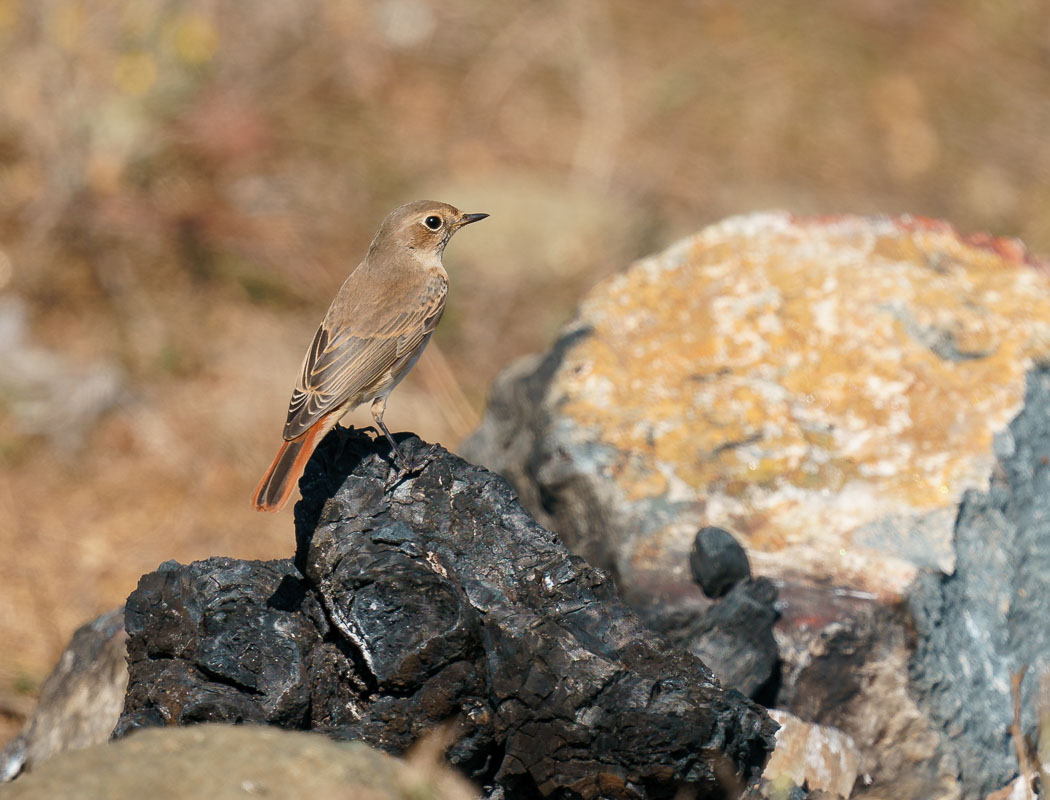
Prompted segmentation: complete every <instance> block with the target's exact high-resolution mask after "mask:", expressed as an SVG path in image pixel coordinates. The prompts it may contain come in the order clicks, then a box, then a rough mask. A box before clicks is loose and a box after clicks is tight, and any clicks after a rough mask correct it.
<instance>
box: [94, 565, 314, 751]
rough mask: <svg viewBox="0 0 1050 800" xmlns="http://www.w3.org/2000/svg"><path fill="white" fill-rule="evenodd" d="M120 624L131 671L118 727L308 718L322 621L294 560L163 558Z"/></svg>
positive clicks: (292, 723)
mask: <svg viewBox="0 0 1050 800" xmlns="http://www.w3.org/2000/svg"><path fill="white" fill-rule="evenodd" d="M125 626H126V628H127V632H128V637H129V638H128V666H129V670H130V674H131V679H130V681H129V684H128V691H127V695H126V696H125V701H124V713H123V714H122V715H121V718H120V721H119V723H118V724H117V727H116V730H115V732H114V735H115V736H121V735H123V734H124V733H127V731H128V730H130V729H131V728H136V727H141V726H146V727H148V726H151V725H158V724H162V725H172V724H178V725H186V724H191V723H196V722H260V723H262V722H265V723H270V724H274V725H280V726H282V727H286V728H302V727H307V723H308V719H309V717H308V715H309V712H310V708H311V703H310V683H309V680H308V675H309V672H310V666H311V664H312V656H313V655H314V651H315V650H316V649H317V648H318V645H320V644H321V642H322V640H323V636H324V634H325V633H326V632H327V624H326V623H325V618H324V615H323V613H322V612H321V608H320V605H319V604H318V602H317V600H316V599H315V598H314V596H313V595H312V594H311V593H309V592H308V591H307V590H306V588H305V586H304V585H303V582H302V576H300V575H299V574H298V573H297V572H296V570H295V567H294V566H293V565H292V562H291V561H272V562H259V561H238V560H235V559H231V558H210V559H208V560H207V561H198V562H195V563H193V564H190V565H189V566H182V565H181V564H177V563H176V562H174V561H168V562H166V563H164V564H162V565H161V566H160V568H159V569H158V570H157V571H156V572H151V573H149V574H148V575H144V576H143V577H142V579H141V580H140V581H139V585H138V588H137V589H136V590H135V591H134V592H132V594H131V596H130V597H129V598H128V602H127V606H126V611H125Z"/></svg>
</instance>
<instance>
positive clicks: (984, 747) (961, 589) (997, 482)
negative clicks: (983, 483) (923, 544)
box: [909, 367, 1050, 798]
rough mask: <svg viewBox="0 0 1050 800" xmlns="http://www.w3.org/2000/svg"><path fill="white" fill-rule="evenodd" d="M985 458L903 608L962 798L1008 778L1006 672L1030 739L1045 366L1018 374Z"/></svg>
mask: <svg viewBox="0 0 1050 800" xmlns="http://www.w3.org/2000/svg"><path fill="white" fill-rule="evenodd" d="M996 451H997V453H998V454H999V464H998V467H997V469H996V470H995V472H994V473H993V476H992V482H991V487H990V488H989V490H988V491H987V492H978V491H971V492H968V493H967V495H966V497H965V498H964V500H963V503H962V506H961V507H960V509H959V516H958V519H957V521H956V523H955V548H956V566H955V572H954V574H952V575H949V576H940V575H929V576H927V577H926V578H924V579H923V580H922V581H921V582H920V583H919V585H918V586H917V587H916V589H915V591H914V592H913V594H912V596H911V599H910V601H909V607H910V609H911V612H912V615H913V617H914V620H915V632H916V636H917V640H918V646H917V650H916V653H915V658H914V660H913V662H912V666H911V677H912V681H913V684H914V690H915V692H916V694H917V696H918V697H919V698H920V703H921V705H922V707H923V708H924V709H925V710H926V711H927V713H929V714H930V716H931V717H932V718H933V719H934V720H936V722H937V723H938V724H939V725H940V726H941V727H942V729H943V731H944V734H945V736H946V737H947V742H946V745H945V746H946V749H947V750H948V751H949V752H952V753H954V754H955V756H956V757H957V759H958V762H959V770H960V775H961V778H962V783H963V786H964V789H965V795H966V796H967V797H974V798H977V797H983V796H984V795H985V794H987V793H988V792H991V791H993V790H995V789H998V788H999V787H1001V786H1003V785H1004V784H1006V783H1008V782H1009V781H1010V779H1011V778H1012V777H1013V776H1014V775H1015V774H1016V773H1017V761H1016V758H1015V756H1014V752H1013V745H1012V743H1011V741H1010V738H1009V734H1008V728H1009V725H1010V722H1011V720H1012V717H1013V700H1012V698H1011V694H1010V677H1011V675H1012V674H1013V673H1015V672H1016V671H1018V670H1019V669H1021V668H1022V667H1023V666H1030V667H1032V668H1033V669H1032V670H1030V671H1029V673H1028V677H1027V679H1026V680H1025V681H1024V683H1023V685H1022V708H1023V709H1024V728H1025V731H1026V733H1027V734H1028V735H1030V736H1033V737H1034V734H1035V728H1036V722H1037V720H1036V718H1035V717H1036V712H1037V709H1038V705H1039V704H1038V703H1037V694H1038V681H1039V672H1040V669H1039V668H1044V669H1045V667H1046V665H1047V664H1050V625H1048V624H1047V621H1048V620H1050V367H1043V368H1039V369H1036V370H1035V371H1033V372H1032V373H1031V374H1030V375H1029V378H1028V389H1027V393H1026V396H1025V407H1024V410H1023V411H1022V412H1021V414H1020V415H1018V416H1017V418H1016V419H1014V421H1013V422H1011V423H1010V427H1009V430H1008V431H1007V432H1006V433H1004V434H1003V435H1002V436H1000V437H999V442H998V444H997V447H996Z"/></svg>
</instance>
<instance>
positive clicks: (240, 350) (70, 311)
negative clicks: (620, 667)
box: [0, 0, 1050, 740]
mask: <svg viewBox="0 0 1050 800" xmlns="http://www.w3.org/2000/svg"><path fill="white" fill-rule="evenodd" d="M1048 87H1050V8H1048V5H1047V4H1046V3H1045V2H1042V1H1041V0H1011V1H1010V2H990V1H989V2H975V1H974V0H941V1H940V2H932V1H929V0H918V1H915V0H846V1H845V2H842V0H818V1H817V2H811V3H787V2H770V0H743V1H742V2H740V1H739V0H710V1H709V2H703V3H696V2H689V1H688V0H654V2H649V3H645V4H640V3H635V2H630V1H629V0H608V1H607V2H602V1H601V0H574V2H572V3H558V2H554V0H531V1H529V2H521V3H483V2H480V0H443V2H441V3H437V2H431V1H430V0H375V1H374V2H372V1H371V0H370V1H368V2H365V1H364V0H267V2H265V3H250V4H249V3H236V2H222V1H221V0H110V1H109V2H105V3H99V2H90V1H89V0H0V548H2V550H0V552H2V554H3V557H2V559H0V719H4V720H6V728H3V729H0V740H2V739H3V738H4V737H5V736H6V735H9V734H10V732H11V731H13V729H14V727H13V726H15V725H16V724H17V723H18V722H19V721H20V719H21V716H22V715H23V714H24V713H25V712H26V711H27V710H28V709H29V708H30V707H31V704H32V699H33V696H34V693H35V691H36V689H37V687H38V686H39V683H40V681H41V680H42V678H43V676H44V675H46V673H47V671H48V670H49V669H50V666H51V664H52V663H53V661H54V659H55V658H56V656H57V654H58V652H59V651H60V649H61V648H62V646H63V645H64V644H65V642H66V641H67V639H68V637H69V635H70V633H71V632H72V630H73V629H74V628H75V627H76V626H77V625H78V624H80V623H81V622H83V621H85V620H87V619H88V618H90V617H92V616H94V615H96V614H97V613H99V612H102V611H104V610H107V609H109V608H111V607H113V606H115V605H117V604H119V603H120V602H121V600H122V599H123V598H124V597H125V596H126V595H127V593H128V592H129V591H130V590H131V589H132V588H133V587H134V585H135V582H136V580H137V578H138V576H139V575H140V574H142V573H143V572H145V571H148V570H150V569H153V568H154V567H156V565H157V564H158V563H159V562H161V561H164V560H166V559H169V558H174V559H178V560H180V561H189V560H192V559H197V558H204V557H207V556H210V555H232V556H239V557H245V558H274V557H283V556H286V555H288V554H289V553H290V551H291V548H292V545H293V536H292V522H291V514H290V512H286V513H284V514H281V515H279V516H276V517H274V516H268V515H267V516H264V515H259V514H256V513H254V512H253V511H251V509H250V507H249V504H248V497H249V494H250V491H251V489H252V488H253V486H254V484H255V482H256V480H257V479H258V477H259V475H260V474H261V472H262V470H263V469H264V468H265V467H266V466H267V464H268V463H269V460H270V458H271V457H272V455H273V451H274V450H275V448H276V446H277V444H278V437H279V434H280V429H281V425H282V421H283V415H284V411H285V404H286V402H287V397H288V393H289V391H290V388H291V383H292V380H293V378H294V374H295V371H296V369H297V368H298V365H299V360H300V358H301V356H302V352H303V351H304V349H305V347H306V345H307V343H308V342H309V339H310V336H311V334H312V332H313V329H314V326H315V325H316V323H317V322H318V320H319V319H320V316H321V315H322V314H323V312H324V310H325V308H326V307H327V303H328V301H329V299H330V297H331V296H332V294H333V293H334V291H335V290H336V288H337V287H338V286H339V284H340V283H341V282H342V280H343V277H344V276H345V274H346V273H347V271H348V270H349V269H350V268H352V267H353V266H354V265H355V264H356V263H357V261H358V260H359V258H360V257H361V255H362V254H363V251H364V249H365V248H366V246H367V243H368V241H369V239H370V237H371V234H372V232H373V231H374V229H375V227H376V225H377V224H378V222H379V220H380V219H381V218H382V217H383V215H384V214H385V213H386V212H387V211H388V210H389V209H391V208H392V207H393V206H395V205H397V204H398V203H400V202H404V201H407V200H411V199H417V198H420V197H431V198H433V199H440V200H446V201H448V202H452V203H454V204H457V205H459V206H460V207H461V208H463V209H465V210H468V211H485V212H489V213H490V214H492V218H491V219H490V220H488V221H486V222H485V223H484V224H483V225H479V226H477V227H476V228H471V229H470V230H468V231H467V232H465V233H463V234H462V235H461V236H459V237H457V239H456V241H455V242H454V243H453V244H452V245H451V246H450V247H449V251H448V253H447V254H446V265H447V266H448V268H449V272H450V274H451V280H452V289H451V296H450V301H449V308H448V311H447V313H446V316H445V319H444V321H443V323H442V326H441V328H440V329H439V331H438V333H437V336H436V338H435V342H434V344H432V345H431V348H430V350H429V351H428V354H427V356H426V357H424V359H423V360H422V361H421V362H420V365H419V366H418V367H417V369H416V371H415V372H414V373H413V374H412V375H411V376H410V378H409V379H408V380H407V381H406V383H405V384H404V385H403V387H402V388H401V389H399V391H398V393H396V394H395V395H394V398H393V400H392V401H391V405H390V412H389V415H388V417H387V419H388V421H389V422H390V423H391V426H392V428H394V429H395V430H396V429H412V430H415V431H417V432H418V433H420V434H421V435H423V436H424V437H426V438H429V439H432V440H438V441H441V442H443V443H445V444H446V445H450V446H454V445H455V444H456V443H457V441H458V440H459V439H460V438H461V437H462V436H463V435H464V434H466V433H467V432H468V431H469V430H470V429H471V428H472V426H473V425H474V424H475V422H476V420H477V418H478V415H479V414H480V412H481V410H482V408H483V404H484V394H485V390H486V387H487V385H488V383H489V382H490V380H491V378H492V377H493V376H494V374H495V373H496V372H497V371H498V370H499V369H500V367H502V366H503V365H505V364H506V363H507V362H508V361H509V360H510V359H511V358H513V357H514V356H516V355H519V354H521V353H524V352H528V351H533V350H537V349H539V348H542V347H543V346H544V345H545V344H547V343H548V342H549V341H550V340H551V338H552V336H553V335H554V333H555V331H556V329H557V327H558V325H559V324H560V323H562V322H563V321H564V320H565V319H566V317H567V316H568V315H569V314H570V313H571V310H572V307H573V305H574V303H575V301H576V300H577V298H578V297H579V296H580V294H581V293H582V292H584V291H585V290H586V289H587V288H588V287H589V286H590V285H591V284H593V283H594V282H595V281H596V280H597V279H598V278H599V277H601V276H603V275H605V274H607V273H609V272H610V271H612V270H616V269H619V268H621V267H622V266H624V265H625V264H626V263H628V262H629V261H630V260H631V259H632V258H634V257H637V256H639V255H642V254H644V253H646V252H649V251H651V250H653V249H655V248H657V247H660V246H662V245H663V244H665V243H667V242H669V241H670V240H672V239H673V238H674V237H675V236H677V235H679V234H682V233H685V232H689V231H692V230H695V229H697V228H699V227H700V226H701V225H703V224H705V223H707V222H710V221H713V220H716V219H718V218H720V217H722V216H724V215H726V214H730V213H737V212H746V211H752V210H757V209H764V208H770V207H782V208H787V209H789V210H792V211H796V212H800V213H837V212H871V213H879V212H911V213H916V214H926V215H932V216H939V217H945V218H947V219H949V220H951V221H953V222H954V223H956V224H957V225H958V226H959V227H960V228H962V229H964V230H971V231H976V230H981V231H991V232H994V233H998V234H1006V235H1016V236H1020V237H1022V238H1023V239H1025V240H1026V241H1027V242H1028V244H1029V245H1031V246H1032V247H1033V248H1034V249H1036V250H1039V251H1042V252H1043V253H1046V252H1050V226H1047V224H1046V220H1047V219H1048V218H1050V133H1048V132H1050V91H1048ZM353 421H356V422H358V423H359V424H367V422H368V418H367V413H359V414H357V415H355V417H354V418H353Z"/></svg>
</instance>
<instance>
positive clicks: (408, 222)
mask: <svg viewBox="0 0 1050 800" xmlns="http://www.w3.org/2000/svg"><path fill="white" fill-rule="evenodd" d="M487 216H488V214H464V213H463V212H462V211H460V210H459V209H458V208H456V207H455V206H450V205H449V204H448V203H437V202H434V201H433V200H417V201H416V202H414V203H408V204H407V205H403V206H401V207H400V208H395V209H394V210H393V211H391V212H390V214H389V215H387V218H386V219H385V220H383V224H382V225H380V226H379V231H378V232H377V233H376V236H375V239H373V240H372V246H371V248H370V252H372V251H374V250H376V249H377V248H382V249H384V250H385V249H386V248H388V247H390V248H393V249H394V250H395V251H397V250H403V249H408V250H412V251H416V253H417V254H418V255H420V256H428V255H436V256H438V257H439V258H440V256H441V253H442V252H443V251H444V249H445V245H446V244H448V240H449V239H451V238H452V234H454V233H455V232H456V231H458V230H459V229H460V228H462V227H463V226H464V225H469V224H470V223H472V222H478V221H479V220H483V219H485V217H487Z"/></svg>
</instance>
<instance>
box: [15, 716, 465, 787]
mask: <svg viewBox="0 0 1050 800" xmlns="http://www.w3.org/2000/svg"><path fill="white" fill-rule="evenodd" d="M146 797H148V798H151V800H191V799H195V798H200V797H206V798H209V800H243V798H246V797H265V798H268V799H269V800H299V798H303V797H314V798H334V799H335V800H420V798H431V799H432V800H470V798H471V797H473V794H472V793H471V792H470V791H469V790H468V789H467V788H466V787H465V786H463V785H462V783H461V782H460V781H458V780H457V779H456V778H455V776H451V775H448V774H444V772H443V771H442V770H441V769H439V768H437V767H436V766H435V765H427V766H425V767H424V766H420V765H413V764H406V763H404V762H402V761H399V760H398V759H395V758H391V757H390V756H388V755H386V754H384V753H379V752H376V751H375V750H373V749H371V748H370V747H368V746H367V745H365V744H362V743H361V742H333V741H330V740H328V739H326V738H325V737H323V736H317V735H314V734H309V733H302V732H293V731H282V730H277V729H275V728H267V727H263V726H259V725H237V726H235V725H197V726H194V727H192V728H181V729H174V728H173V729H167V730H147V731H142V732H140V733H137V734H135V735H134V736H130V737H128V738H127V739H123V740H121V741H117V742H113V743H111V744H103V745H97V746H94V747H90V748H87V749H85V750H78V751H77V752H73V753H66V754H64V755H63V756H61V757H59V758H55V759H52V760H51V761H49V762H47V763H46V764H43V765H42V766H40V767H39V768H38V769H35V770H33V771H32V772H30V773H28V774H26V775H24V776H22V777H21V778H19V779H18V780H17V781H15V782H14V783H13V784H11V785H9V786H6V787H4V798H5V800H8V798H10V800H56V798H76V800H140V799H141V798H146Z"/></svg>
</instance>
